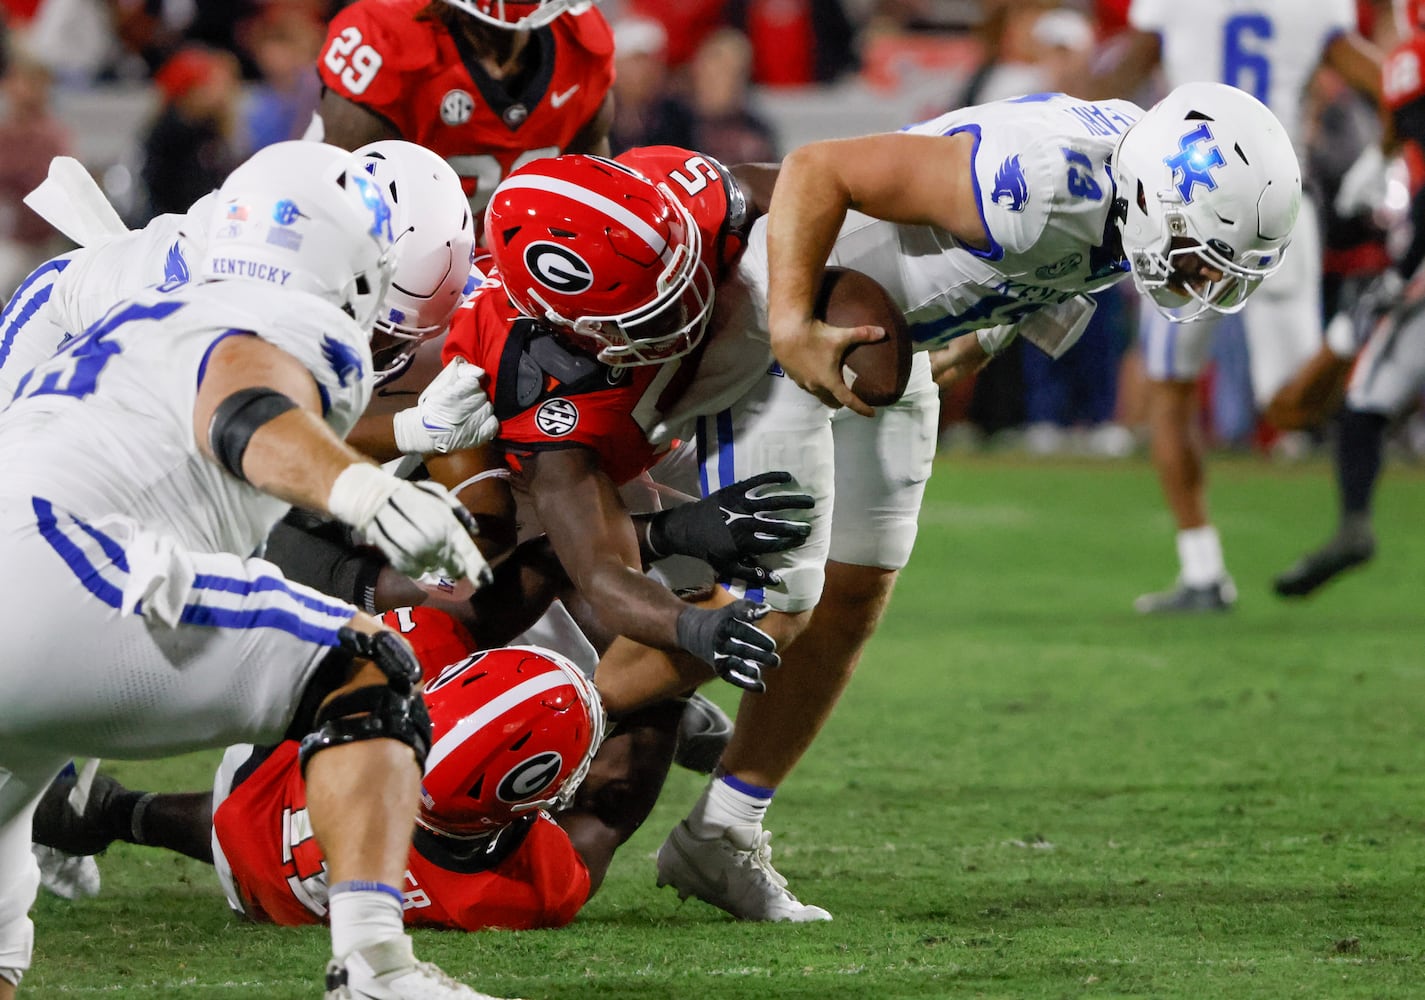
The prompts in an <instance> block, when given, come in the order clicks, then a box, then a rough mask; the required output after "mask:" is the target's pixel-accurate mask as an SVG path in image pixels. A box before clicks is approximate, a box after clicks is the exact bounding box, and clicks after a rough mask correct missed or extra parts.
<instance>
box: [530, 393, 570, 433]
mask: <svg viewBox="0 0 1425 1000" xmlns="http://www.w3.org/2000/svg"><path fill="white" fill-rule="evenodd" d="M534 425H535V426H536V427H538V428H539V429H540V430H541V431H543V432H544V433H545V434H548V435H549V436H550V437H563V436H564V435H565V434H568V433H569V432H570V431H572V430H573V429H574V428H575V427H577V426H579V408H578V407H577V406H575V405H574V404H573V403H571V402H570V401H569V400H567V399H546V400H545V401H544V402H543V403H540V404H539V409H537V410H535V411H534Z"/></svg>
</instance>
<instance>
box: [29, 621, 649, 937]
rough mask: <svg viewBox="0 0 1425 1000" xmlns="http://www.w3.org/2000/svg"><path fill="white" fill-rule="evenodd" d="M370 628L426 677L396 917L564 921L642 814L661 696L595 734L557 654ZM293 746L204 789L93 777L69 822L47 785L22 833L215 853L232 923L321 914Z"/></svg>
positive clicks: (244, 759)
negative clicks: (405, 644) (424, 750)
mask: <svg viewBox="0 0 1425 1000" xmlns="http://www.w3.org/2000/svg"><path fill="white" fill-rule="evenodd" d="M384 621H385V623H386V624H387V625H388V626H389V627H391V628H393V629H396V630H398V631H400V632H402V633H403V634H404V636H405V638H406V639H407V640H409V641H410V643H411V645H412V648H413V649H414V650H415V652H416V655H417V657H418V658H419V660H420V661H421V664H422V666H423V667H424V668H425V670H426V671H427V681H426V687H425V701H426V704H427V706H428V708H429V710H430V714H431V719H432V727H433V740H432V747H431V754H430V756H429V758H428V759H427V762H426V769H425V775H424V777H423V779H422V789H421V791H422V795H421V809H420V813H419V816H418V819H417V827H416V835H415V838H414V842H413V844H412V847H411V850H410V854H409V860H408V863H407V871H406V884H405V885H404V887H403V889H404V892H405V897H406V901H405V911H404V916H405V920H406V923H407V924H409V925H412V926H423V927H442V928H449V929H455V930H467V931H474V930H481V929H484V928H489V927H502V928H510V929H527V928H535V927H559V926H562V925H564V924H567V923H568V922H569V921H570V920H572V919H573V918H574V916H575V914H576V913H578V911H579V910H580V908H582V907H583V905H584V903H585V902H587V901H588V899H589V897H590V896H591V895H592V894H593V892H594V891H595V890H597V889H598V887H599V885H600V883H601V882H602V881H603V877H604V874H605V872H606V871H607V870H608V865H609V861H610V860H611V859H612V856H613V853H614V851H615V850H616V849H617V848H618V847H619V846H620V845H621V844H622V843H623V842H624V841H626V840H627V839H628V837H629V836H630V835H631V834H632V833H633V831H634V830H636V829H637V828H638V826H639V824H640V823H642V821H643V819H644V818H645V817H646V816H647V814H648V811H649V809H650V808H651V807H652V805H653V802H654V800H655V798H656V797H657V794H658V791H659V789H660V788H661V786H662V783H663V777H664V775H665V774H666V772H667V769H668V763H669V760H670V758H671V755H672V740H671V737H670V736H669V735H668V734H669V733H671V731H672V728H673V727H672V726H670V725H668V724H667V723H668V719H667V718H661V719H660V718H658V717H657V716H659V715H663V716H667V715H668V714H669V713H670V712H672V713H676V710H677V706H676V705H671V704H668V703H665V704H664V705H661V706H658V707H656V708H654V709H649V710H647V711H645V712H643V713H639V714H638V715H636V716H635V717H632V718H628V719H624V720H622V721H620V723H619V725H618V728H617V730H616V731H615V732H614V733H612V734H611V735H610V736H609V737H608V739H607V740H603V741H602V743H601V739H602V736H603V730H604V715H603V710H602V707H601V705H600V703H599V698H598V695H597V694H596V693H595V692H594V689H593V686H592V685H590V684H589V683H588V681H587V680H585V678H584V676H583V674H581V673H580V672H579V670H578V669H577V668H575V667H574V666H573V665H572V664H570V663H568V661H566V660H565V659H564V658H563V657H561V656H559V655H558V654H555V653H551V652H549V651H545V650H538V649H534V648H529V647H510V648H506V649H497V650H490V651H488V652H481V653H475V654H473V655H470V651H471V649H472V646H471V642H470V638H469V636H468V635H467V634H466V633H465V632H464V630H463V629H462V628H461V627H460V625H459V624H458V623H456V622H455V621H454V620H453V619H451V618H449V617H448V616H445V615H443V614H442V613H441V612H439V611H435V610H432V609H429V608H404V609H400V610H399V611H393V612H388V613H387V614H386V615H385V616H384ZM446 664H448V666H441V665H446ZM674 717H675V718H676V714H675V716H674ZM297 751H298V743H297V742H296V741H295V740H286V741H284V742H282V743H280V744H278V745H277V746H275V747H264V748H255V747H251V746H241V747H232V748H230V749H229V751H228V753H227V754H226V755H225V756H224V758H223V763H222V765H221V766H220V767H219V770H218V773H217V775H216V776H215V779H214V790H213V792H212V793H209V792H206V791H205V792H192V793H178V794H168V793H162V794H159V793H152V792H137V791H132V790H129V789H126V788H124V787H123V786H121V785H119V784H118V783H117V782H116V781H114V780H113V779H112V778H109V777H108V776H106V775H99V776H97V777H96V779H95V785H94V787H93V790H92V792H91V794H90V804H89V806H87V807H86V810H85V814H84V815H83V816H82V817H81V816H78V815H76V814H75V813H74V812H73V810H72V809H69V808H68V807H67V804H66V799H67V794H68V788H67V787H66V786H65V785H63V784H56V785H55V786H53V787H52V788H51V789H50V791H49V793H48V794H47V796H46V799H45V804H44V805H43V806H42V807H41V809H40V811H39V814H38V816H37V819H36V825H35V831H36V835H37V836H38V837H39V838H40V840H41V841H42V842H45V843H48V844H51V845H53V846H56V847H59V848H61V849H63V850H66V851H69V852H71V853H81V852H82V853H91V854H92V853H95V852H97V851H99V850H102V849H104V848H105V847H107V846H108V844H109V843H111V842H112V841H114V840H123V841H126V842H128V843H138V844H146V845H149V846H154V847H163V848H166V849H169V850H175V851H178V852H180V853H183V854H186V855H188V856H190V857H193V858H196V859H198V860H200V861H205V862H208V863H215V866H216V867H217V869H218V874H219V879H220V881H221V882H222V884H223V887H224V891H225V892H226V894H227V897H228V902H229V904H230V905H232V907H233V908H234V909H235V910H237V911H238V912H239V913H242V914H243V915H245V916H246V917H247V918H248V919H251V920H254V921H259V922H268V923H276V924H282V925H286V926H292V925H299V924H315V923H320V922H322V919H323V917H324V914H325V910H326V907H325V904H326V895H327V885H326V871H325V865H324V861H323V858H322V856H321V853H320V850H319V849H318V848H317V845H316V842H315V841H314V840H313V839H312V837H311V830H310V826H309V824H308V823H307V822H306V820H305V817H306V790H305V785H304V783H303V781H302V775H301V768H300V765H299V763H298V760H297ZM586 773H587V775H588V776H587V777H585V775H586ZM215 799H216V800H217V801H218V805H217V807H216V810H215V809H214V806H213V802H214V800H215ZM214 845H216V852H215V851H214Z"/></svg>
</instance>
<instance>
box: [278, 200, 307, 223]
mask: <svg viewBox="0 0 1425 1000" xmlns="http://www.w3.org/2000/svg"><path fill="white" fill-rule="evenodd" d="M307 217H308V216H307V213H306V212H304V211H302V210H301V209H300V208H298V207H297V203H296V202H295V201H293V200H292V199H291V198H283V199H282V200H281V201H279V202H278V203H277V204H276V205H274V206H272V221H273V222H275V223H277V224H278V225H279V226H290V225H292V223H294V222H296V221H297V220H298V219H305V218H307Z"/></svg>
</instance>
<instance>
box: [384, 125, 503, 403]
mask: <svg viewBox="0 0 1425 1000" xmlns="http://www.w3.org/2000/svg"><path fill="white" fill-rule="evenodd" d="M356 155H357V156H359V157H360V158H361V160H362V163H363V167H364V169H365V170H366V173H367V175H368V176H369V177H371V178H372V179H373V180H375V181H376V183H377V184H378V185H379V186H380V188H381V193H382V194H383V195H384V196H385V198H386V201H387V202H388V203H389V204H390V206H391V231H392V234H393V235H394V237H395V242H394V243H393V244H392V248H393V253H394V256H395V272H394V274H393V275H392V278H391V288H390V290H389V291H387V293H386V298H385V300H384V302H383V303H382V307H381V311H380V313H379V314H378V315H377V317H376V331H377V333H378V335H380V334H384V335H385V338H381V337H379V336H378V341H379V340H382V339H385V340H386V341H387V344H386V345H383V344H381V343H379V342H378V343H375V344H373V356H374V358H375V361H374V364H375V368H374V370H375V372H376V375H377V377H378V378H380V377H382V376H383V375H389V374H391V373H392V372H394V371H396V370H397V369H398V368H399V367H400V366H401V364H402V363H403V362H404V361H405V360H406V358H408V357H409V356H410V353H411V352H412V351H414V349H415V346H416V344H418V343H419V342H420V341H422V340H426V339H428V338H430V337H434V336H436V335H438V334H441V333H444V332H445V329H446V327H447V326H448V325H449V324H450V317H451V316H453V315H455V310H456V309H458V308H459V307H460V303H461V302H463V301H465V296H466V295H467V294H468V293H469V290H470V286H471V275H470V262H471V260H472V259H473V258H474V256H475V220H474V217H473V216H472V215H471V212H470V202H469V201H468V200H467V199H466V197H465V192H464V191H463V190H462V189H461V187H460V177H459V176H458V175H457V174H456V173H455V171H454V169H452V168H451V166H450V164H449V163H446V162H445V160H443V159H441V158H440V157H439V156H437V155H436V154H435V153H432V152H431V151H430V150H429V149H426V148H425V147H424V146H420V145H417V144H416V143H413V142H405V141H404V140H401V139H383V140H382V141H380V142H372V143H368V144H367V145H365V146H362V147H361V148H360V149H358V150H356Z"/></svg>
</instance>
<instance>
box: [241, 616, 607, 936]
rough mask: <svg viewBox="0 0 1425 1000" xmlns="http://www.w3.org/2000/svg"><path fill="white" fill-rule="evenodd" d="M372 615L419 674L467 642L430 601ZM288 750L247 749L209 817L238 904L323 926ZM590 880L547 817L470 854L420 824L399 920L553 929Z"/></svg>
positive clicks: (261, 916) (315, 851) (262, 917)
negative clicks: (447, 851)
mask: <svg viewBox="0 0 1425 1000" xmlns="http://www.w3.org/2000/svg"><path fill="white" fill-rule="evenodd" d="M382 617H383V620H384V621H385V622H386V624H387V625H388V626H390V627H391V628H394V629H396V630H397V631H399V632H401V633H402V634H403V635H404V636H405V638H406V639H407V640H408V641H409V642H410V643H411V646H412V648H414V649H415V651H416V656H417V657H418V658H419V659H420V661H421V665H422V667H423V668H424V670H425V671H426V674H427V676H434V674H435V673H438V672H439V671H440V669H442V668H443V667H445V666H447V665H448V664H450V663H454V662H456V661H457V660H460V659H463V658H464V657H465V656H467V655H468V654H469V653H470V652H472V651H473V649H474V644H473V643H472V642H471V641H470V638H469V636H468V635H467V634H465V632H464V630H463V629H462V628H461V627H460V626H459V624H457V623H456V622H455V621H454V620H453V619H451V618H450V617H449V616H447V615H446V614H444V612H441V611H437V610H435V609H433V608H401V609H398V610H396V611H389V612H387V613H386V614H385V615H383V616H382ZM297 748H298V744H297V742H296V741H295V740H287V741H284V742H282V743H279V744H278V745H277V746H276V747H273V748H272V749H271V750H270V752H267V754H266V756H265V757H263V756H261V755H262V754H263V752H264V751H261V750H254V752H253V753H254V756H253V758H252V759H251V764H250V765H245V766H244V768H242V769H240V770H239V775H240V778H239V780H238V781H236V782H235V783H234V787H233V789H232V791H231V792H230V793H229V794H228V796H227V798H225V799H224V800H223V801H222V803H220V804H219V806H218V808H217V810H216V811H215V812H214V813H213V835H214V837H215V839H216V840H217V842H218V844H219V846H220V847H221V848H222V853H223V857H224V858H225V859H226V861H227V865H228V868H229V870H230V871H231V873H232V880H233V883H234V885H235V887H236V889H237V892H238V895H239V896H240V897H241V899H240V902H241V909H242V912H243V913H244V914H245V915H246V916H247V917H248V918H250V919H252V920H255V921H258V922H260V923H274V924H282V925H284V926H289V927H290V926H296V925H300V924H317V923H321V922H322V921H323V920H324V919H325V916H326V902H327V872H326V860H325V859H324V858H323V857H322V852H321V848H319V847H318V846H317V842H316V839H315V838H314V837H313V835H312V824H311V821H310V819H309V818H308V815H307V789H306V784H305V783H304V782H303V780H302V771H301V766H300V764H299V762H298V759H297ZM243 771H247V772H248V773H246V774H245V775H244V774H243ZM589 884H590V883H589V870H588V868H586V867H585V865H584V862H583V859H581V858H580V857H579V854H578V852H577V851H575V850H574V845H573V844H572V843H571V842H570V840H569V835H568V834H566V833H565V832H564V831H563V830H562V829H561V828H560V827H559V825H558V824H557V823H555V822H554V820H552V819H551V818H550V817H549V816H548V815H547V814H546V813H542V812H540V813H535V814H534V815H532V816H530V817H529V818H527V819H525V820H523V821H521V822H519V823H515V824H511V826H510V827H509V828H507V829H506V830H505V831H502V833H501V835H500V837H499V838H496V839H495V840H494V841H493V842H492V843H491V844H490V849H489V850H488V851H486V852H485V853H484V854H483V855H481V856H478V857H475V858H473V859H472V858H451V857H443V856H442V854H441V850H440V847H439V838H432V837H431V836H430V835H428V834H424V833H423V832H422V833H420V834H418V835H417V843H416V844H415V845H413V846H412V847H411V850H410V853H409V855H408V856H407V860H406V874H405V885H404V886H402V890H403V892H404V894H405V900H406V901H405V914H404V916H405V921H406V923H407V924H409V925H411V926H413V927H443V928H448V929H451V930H466V931H476V930H484V929H486V928H491V927H502V928H509V929H512V930H528V929H532V928H538V927H562V926H563V925H564V924H567V923H568V922H569V921H571V920H573V919H574V916H575V915H576V914H577V913H578V912H579V910H580V908H581V907H583V905H584V903H585V902H587V901H588V898H589ZM235 902H236V901H235Z"/></svg>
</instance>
